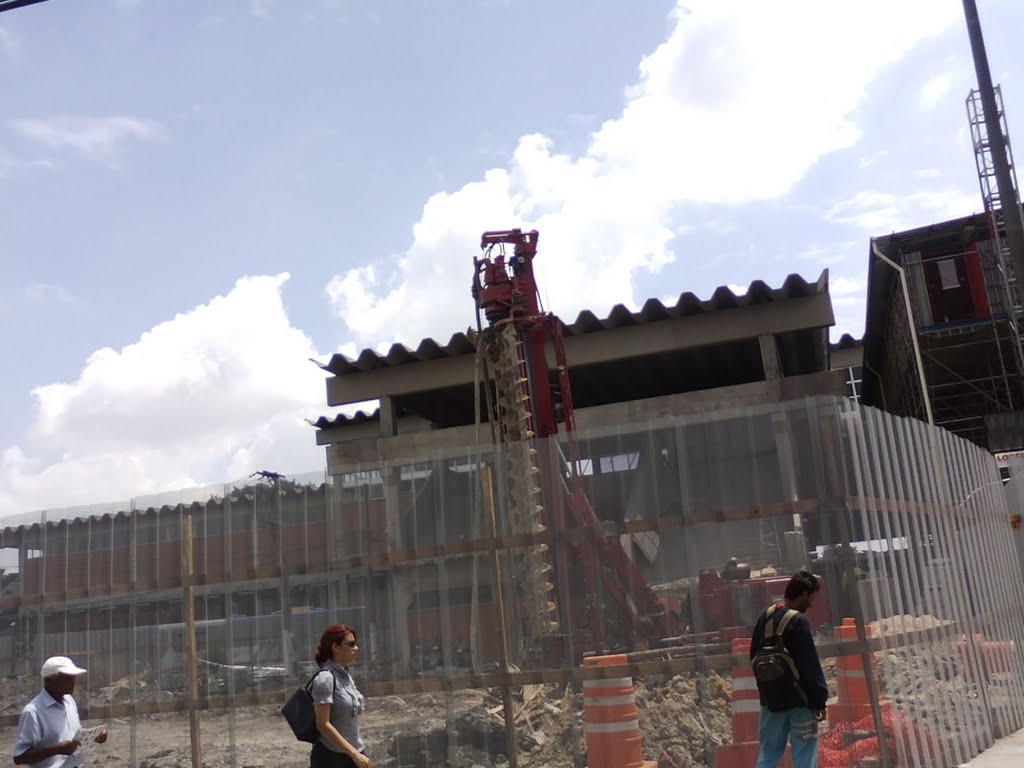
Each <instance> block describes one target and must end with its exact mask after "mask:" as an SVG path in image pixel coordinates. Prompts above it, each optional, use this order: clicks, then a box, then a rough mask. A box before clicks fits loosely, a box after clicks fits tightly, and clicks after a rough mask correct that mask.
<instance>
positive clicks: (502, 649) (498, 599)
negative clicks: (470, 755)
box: [480, 467, 519, 768]
mask: <svg viewBox="0 0 1024 768" xmlns="http://www.w3.org/2000/svg"><path fill="white" fill-rule="evenodd" d="M480 480H481V482H482V483H483V492H484V493H483V497H484V498H483V501H484V511H485V512H486V519H487V527H488V529H489V534H490V536H491V537H495V536H497V535H498V534H497V528H498V522H497V519H496V517H495V511H494V506H495V505H494V484H493V482H492V479H491V468H490V467H481V469H480ZM491 599H492V600H493V601H494V612H495V613H496V614H497V619H498V654H499V656H500V659H501V703H502V708H503V709H504V713H505V749H506V751H507V752H508V755H507V757H508V764H509V768H516V766H517V765H518V763H519V758H518V752H517V749H516V725H515V722H514V717H515V709H514V707H513V704H512V685H511V683H510V682H509V671H510V670H509V664H508V628H507V627H506V626H505V594H504V592H503V591H502V583H501V550H499V549H498V547H494V548H493V549H492V550H491Z"/></svg>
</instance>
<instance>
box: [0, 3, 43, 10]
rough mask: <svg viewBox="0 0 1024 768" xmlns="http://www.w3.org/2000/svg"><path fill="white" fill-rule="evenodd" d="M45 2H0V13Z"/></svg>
mask: <svg viewBox="0 0 1024 768" xmlns="http://www.w3.org/2000/svg"><path fill="white" fill-rule="evenodd" d="M45 2H46V0H0V13H3V12H4V11H13V10H14V9H15V8H22V7H24V6H26V5H35V4H36V3H45Z"/></svg>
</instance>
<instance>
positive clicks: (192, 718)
mask: <svg viewBox="0 0 1024 768" xmlns="http://www.w3.org/2000/svg"><path fill="white" fill-rule="evenodd" d="M181 588H182V598H181V614H182V621H183V622H184V624H185V674H186V675H187V677H188V690H187V696H188V700H187V704H188V730H189V737H190V739H191V742H192V768H203V741H202V733H201V732H200V730H199V667H198V662H197V660H196V584H195V573H194V570H193V568H192V515H184V516H183V517H182V519H181Z"/></svg>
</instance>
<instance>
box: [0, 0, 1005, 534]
mask: <svg viewBox="0 0 1024 768" xmlns="http://www.w3.org/2000/svg"><path fill="white" fill-rule="evenodd" d="M978 6H979V10H980V13H981V17H982V23H983V25H984V29H985V34H986V42H987V44H988V48H989V57H990V60H991V62H992V71H993V76H994V78H995V80H996V81H997V82H999V83H1001V85H1002V87H1003V90H1004V98H1005V101H1006V110H1007V115H1008V119H1009V123H1010V130H1011V134H1012V131H1013V129H1014V127H1015V120H1017V121H1019V123H1020V131H1024V60H1022V59H1021V58H1020V56H1019V55H1018V56H1015V55H1014V54H1015V51H1016V50H1017V40H1016V34H1017V32H1016V31H1017V30H1020V29H1022V28H1024V3H1020V2H1018V1H1017V0H979V2H978ZM973 85H974V72H973V68H972V63H971V58H970V48H969V45H968V42H967V37H966V31H965V26H964V23H963V17H962V6H961V3H960V2H959V1H958V0H895V1H894V0H862V2H859V3H839V2H821V0H815V1H811V0H787V1H786V2H781V3H764V2H755V1H753V0H680V2H672V0H638V2H634V3H622V2H620V1H619V0H587V1H586V2H584V1H583V0H572V1H570V0H288V1H287V2H286V1H285V0H206V2H202V3H183V2H180V0H92V1H91V2H88V3H84V2H80V1H78V0H49V2H45V3H42V4H40V5H35V6H29V7H26V8H22V9H18V10H15V11H12V12H7V13H2V14H0V355H2V376H0V396H2V403H3V407H2V409H0V517H4V516H9V515H12V514H17V513H23V512H29V511H32V510H41V509H54V508H58V507H63V506H68V505H83V504H92V503H99V502H108V501H109V502H120V501H121V500H127V499H131V498H136V497H140V496H146V495H148V494H154V493H158V492H162V491H172V490H174V489H179V488H187V487H190V486H195V485H200V484H207V483H220V482H227V481H233V480H237V479H240V478H244V477H246V476H247V475H248V474H249V473H251V472H253V471H255V470H260V469H265V470H273V471H279V472H285V473H290V474H296V473H300V472H315V471H320V472H322V471H323V468H324V463H325V461H324V452H323V449H322V448H319V447H317V446H316V444H315V431H314V430H313V429H312V428H311V427H310V426H309V424H308V423H307V421H306V420H307V419H313V420H315V419H316V418H317V417H318V416H320V415H333V413H334V412H336V411H335V410H334V409H330V408H328V407H327V406H326V394H325V379H326V377H325V374H324V372H323V371H322V370H321V369H320V368H318V367H317V366H316V365H315V364H314V363H313V362H312V361H313V360H319V361H326V360H327V359H328V358H329V357H330V356H331V355H332V354H333V353H335V352H339V351H340V352H343V353H345V354H348V355H355V354H357V353H358V351H359V350H361V349H363V348H367V347H370V348H376V349H379V350H386V349H387V348H388V347H389V346H390V345H391V344H392V343H394V342H401V343H405V344H408V345H411V346H415V345H416V344H417V343H418V341H419V340H420V339H421V338H424V337H427V336H431V337H434V338H436V339H437V340H438V341H441V342H442V343H443V342H445V341H447V339H448V338H449V337H450V336H451V334H453V333H455V332H458V331H463V330H465V329H466V328H467V327H468V326H469V325H470V324H471V323H472V322H473V321H474V314H473V303H472V299H471V297H470V295H469V285H470V280H471V275H472V258H473V256H474V255H476V254H477V253H478V242H479V235H480V233H481V232H482V231H484V230H488V229H505V228H509V227H514V226H521V227H530V228H534V227H535V228H537V229H538V230H539V231H540V233H541V239H540V253H539V256H538V261H537V269H538V280H539V282H540V283H541V290H542V295H543V299H544V301H545V304H546V306H547V308H549V309H550V310H551V311H553V312H555V313H556V314H558V315H560V316H561V317H563V318H565V319H566V320H568V321H571V320H572V319H573V318H575V316H576V314H577V313H578V312H579V311H580V310H582V309H585V308H586V309H591V310H592V311H594V312H595V313H597V314H598V315H599V316H603V315H605V314H606V313H607V312H608V311H609V310H610V309H611V308H612V307H613V306H614V305H616V304H620V303H621V304H625V305H626V306H628V307H631V308H638V307H640V306H642V304H643V302H644V301H645V300H646V299H648V298H652V297H653V298H659V299H661V300H663V301H666V302H669V303H675V301H676V300H677V298H678V296H679V294H680V293H682V292H684V291H692V292H694V293H695V294H697V295H698V296H700V297H703V298H707V297H710V295H711V294H712V293H713V292H714V289H715V288H716V287H717V286H719V285H728V286H729V287H731V288H732V289H733V290H734V291H736V292H738V293H742V292H743V291H745V289H746V286H747V285H749V284H750V282H752V281H753V280H764V281H765V282H767V283H768V284H769V285H773V286H776V285H780V284H781V283H782V281H783V280H784V279H785V277H786V276H787V275H788V274H790V273H798V274H801V275H803V276H804V277H805V278H806V279H808V280H813V279H816V278H817V276H818V275H819V273H820V272H821V271H822V270H823V269H826V268H827V269H829V271H830V289H831V293H832V298H833V304H834V307H835V311H836V327H835V328H833V329H832V337H833V339H834V340H835V339H838V337H839V335H840V334H842V333H852V334H853V335H855V336H859V335H860V334H861V333H862V332H863V325H864V291H865V277H866V271H867V254H868V241H869V238H870V237H871V236H872V235H882V234H886V233H889V232H892V231H898V230H901V229H907V228H911V227H916V226H922V225H925V224H929V223H932V222H936V221H941V220H944V219H948V218H953V217H957V216H962V215H967V214H970V213H973V212H976V211H979V210H981V209H982V203H981V199H980V195H979V193H978V182H977V177H976V173H975V166H974V157H973V150H972V147H971V142H970V136H969V132H968V128H967V120H966V117H965V109H964V98H965V97H966V95H967V93H968V91H969V90H970V88H971V87H973ZM1021 151H1022V152H1024V148H1022V149H1021Z"/></svg>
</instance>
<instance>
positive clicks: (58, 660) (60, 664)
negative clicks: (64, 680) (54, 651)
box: [40, 656, 85, 680]
mask: <svg viewBox="0 0 1024 768" xmlns="http://www.w3.org/2000/svg"><path fill="white" fill-rule="evenodd" d="M40 674H41V675H42V677H43V679H44V680H45V679H46V678H47V677H52V676H53V675H72V676H77V675H84V674H85V670H84V669H82V668H81V667H76V666H75V663H74V662H73V661H71V659H69V658H68V657H67V656H51V657H50V658H48V659H47V660H46V661H44V662H43V669H42V671H41V672H40Z"/></svg>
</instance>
